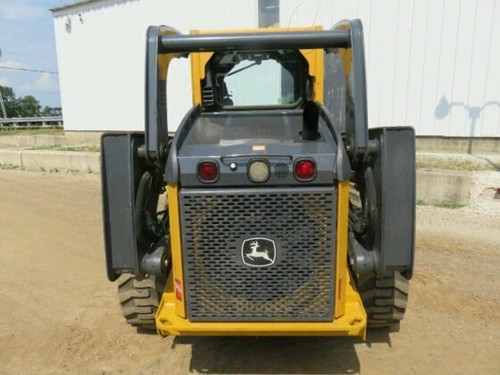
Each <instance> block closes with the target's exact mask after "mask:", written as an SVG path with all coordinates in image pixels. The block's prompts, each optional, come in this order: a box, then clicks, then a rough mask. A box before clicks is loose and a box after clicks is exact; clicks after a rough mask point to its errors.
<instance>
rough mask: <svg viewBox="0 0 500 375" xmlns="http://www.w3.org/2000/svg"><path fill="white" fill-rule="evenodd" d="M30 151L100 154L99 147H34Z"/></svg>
mask: <svg viewBox="0 0 500 375" xmlns="http://www.w3.org/2000/svg"><path fill="white" fill-rule="evenodd" d="M29 150H41V151H43V150H46V151H73V152H99V150H100V148H99V145H50V146H40V147H32V148H29Z"/></svg>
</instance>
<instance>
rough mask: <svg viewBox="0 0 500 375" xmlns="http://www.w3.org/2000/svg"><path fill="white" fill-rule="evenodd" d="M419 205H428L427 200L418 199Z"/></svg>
mask: <svg viewBox="0 0 500 375" xmlns="http://www.w3.org/2000/svg"><path fill="white" fill-rule="evenodd" d="M417 206H427V202H426V201H424V200H423V199H417Z"/></svg>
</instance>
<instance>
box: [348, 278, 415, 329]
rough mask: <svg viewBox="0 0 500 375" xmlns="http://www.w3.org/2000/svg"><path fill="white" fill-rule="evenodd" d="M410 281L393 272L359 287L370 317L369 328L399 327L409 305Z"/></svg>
mask: <svg viewBox="0 0 500 375" xmlns="http://www.w3.org/2000/svg"><path fill="white" fill-rule="evenodd" d="M408 289H409V288H408V279H407V278H406V277H404V276H403V275H401V273H399V272H392V273H390V274H388V275H387V276H386V277H384V278H383V279H380V280H378V279H375V278H372V279H369V280H368V281H366V282H365V283H363V284H362V285H360V286H359V287H358V290H359V292H360V294H361V299H362V300H363V305H364V307H365V310H366V314H367V316H368V328H385V327H397V326H399V322H400V321H401V320H402V319H403V317H404V314H405V311H406V306H407V305H408Z"/></svg>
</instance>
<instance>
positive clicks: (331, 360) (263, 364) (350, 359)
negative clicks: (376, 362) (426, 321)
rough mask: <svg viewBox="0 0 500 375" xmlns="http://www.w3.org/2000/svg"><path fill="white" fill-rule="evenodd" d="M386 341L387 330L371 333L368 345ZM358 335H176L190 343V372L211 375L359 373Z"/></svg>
mask: <svg viewBox="0 0 500 375" xmlns="http://www.w3.org/2000/svg"><path fill="white" fill-rule="evenodd" d="M381 342H382V343H387V344H388V345H389V346H390V339H389V334H388V331H376V332H372V333H370V334H369V337H368V340H367V344H368V346H369V345H371V343H381ZM358 344H359V345H362V341H361V340H359V339H357V338H347V337H345V338H335V337H176V338H175V339H174V341H173V344H172V345H173V347H175V346H177V345H191V349H192V350H191V352H192V355H191V363H190V368H189V371H190V372H200V373H212V374H222V373H224V374H283V373H307V374H356V373H359V372H360V371H361V368H360V363H359V359H358V355H357V354H356V350H355V345H358Z"/></svg>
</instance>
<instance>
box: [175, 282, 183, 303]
mask: <svg viewBox="0 0 500 375" xmlns="http://www.w3.org/2000/svg"><path fill="white" fill-rule="evenodd" d="M175 298H177V300H179V301H181V302H182V284H181V282H180V281H179V280H177V279H175Z"/></svg>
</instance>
